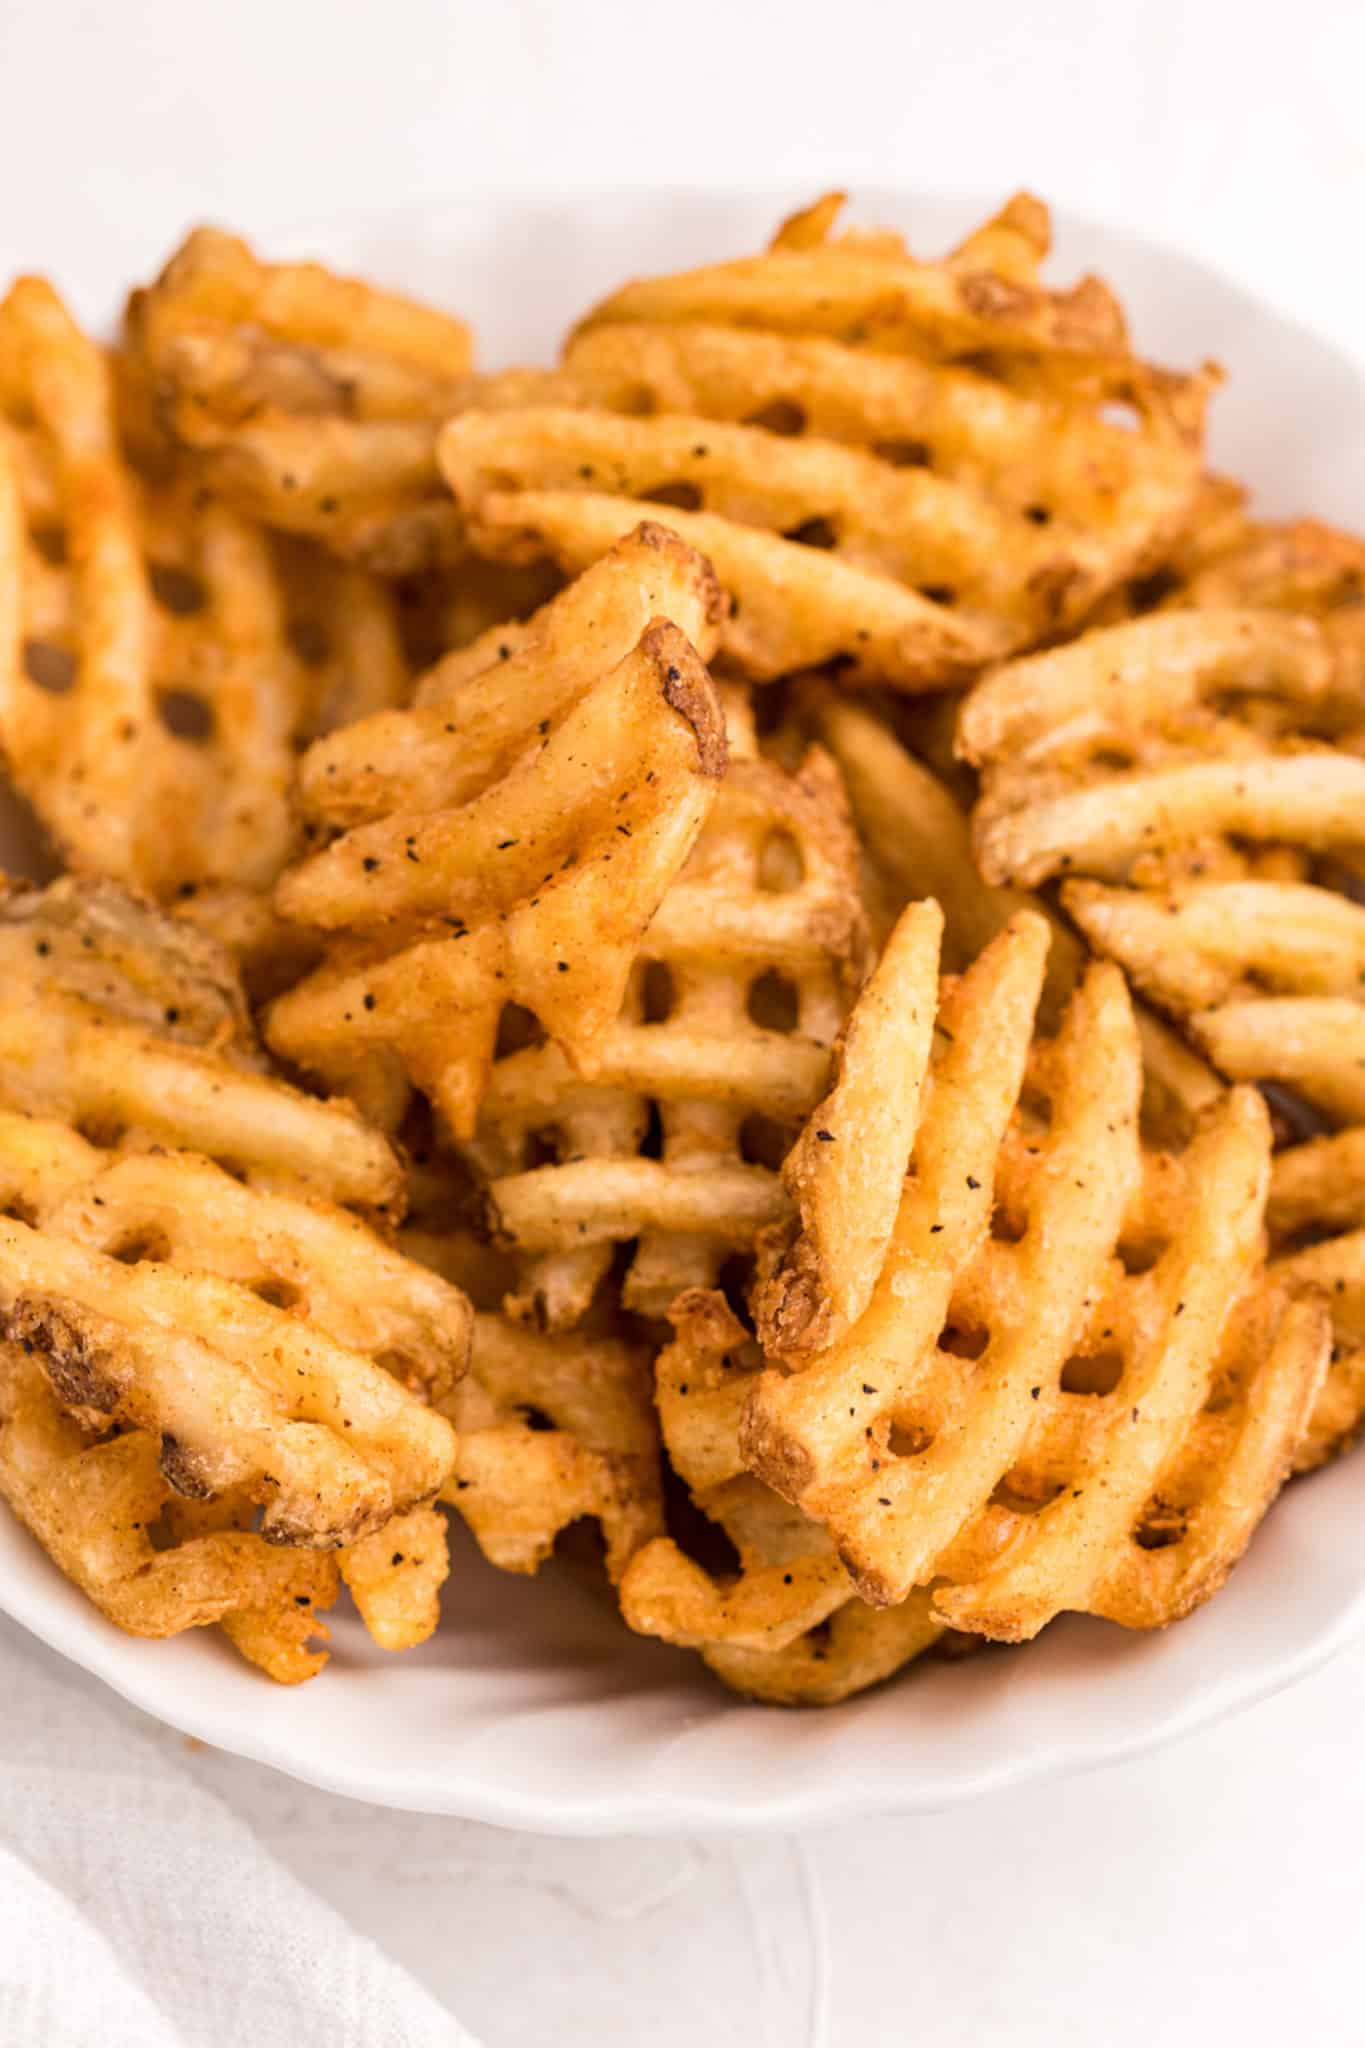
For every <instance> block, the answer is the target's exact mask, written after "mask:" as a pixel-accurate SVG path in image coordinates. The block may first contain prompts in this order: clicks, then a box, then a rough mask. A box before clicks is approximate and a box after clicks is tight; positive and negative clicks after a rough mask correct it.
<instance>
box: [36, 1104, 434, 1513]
mask: <svg viewBox="0 0 1365 2048" xmlns="http://www.w3.org/2000/svg"><path fill="white" fill-rule="evenodd" d="M82 1147H83V1149H84V1152H85V1154H86V1155H88V1156H85V1157H82V1153H81V1150H79V1149H78V1148H82ZM73 1176H75V1177H73ZM0 1186H3V1189H4V1193H5V1198H6V1200H5V1209H6V1216H7V1218H8V1219H9V1220H0V1322H2V1323H3V1326H4V1331H5V1334H6V1335H7V1336H8V1337H10V1338H12V1339H14V1340H15V1341H17V1342H18V1343H20V1344H21V1345H22V1347H23V1348H24V1349H25V1350H26V1351H27V1352H28V1353H30V1354H31V1355H37V1356H38V1357H40V1358H41V1359H42V1361H43V1364H44V1367H45V1370H46V1371H47V1374H48V1377H49V1379H50V1380H51V1382H52V1384H53V1387H54V1388H55V1390H56V1391H57V1393H58V1395H59V1397H60V1398H61V1399H62V1400H63V1401H64V1402H65V1403H66V1405H67V1406H68V1407H71V1408H74V1409H76V1410H78V1411H80V1410H88V1411H89V1412H90V1413H91V1415H92V1416H97V1417H103V1418H106V1419H107V1420H108V1421H111V1422H118V1423H124V1424H129V1425H131V1426H133V1427H135V1428H138V1429H143V1430H147V1431H150V1432H153V1433H155V1434H157V1435H159V1436H160V1438H161V1461H162V1469H163V1471H164V1473H165V1475H166V1477H167V1478H168V1479H169V1480H170V1482H171V1484H172V1485H173V1486H174V1487H175V1488H176V1490H177V1491H179V1492H182V1493H184V1494H186V1495H188V1496H190V1497H192V1498H195V1497H200V1498H202V1497H212V1496H215V1495H219V1494H223V1493H228V1492H231V1491H232V1490H234V1489H241V1490H242V1491H243V1492H244V1493H245V1495H246V1497H247V1498H249V1499H251V1500H253V1501H255V1502H256V1503H258V1504H259V1505H260V1506H261V1507H262V1509H263V1517H262V1528H263V1530H264V1532H265V1533H266V1534H267V1535H269V1536H271V1537H272V1538H273V1539H274V1540H275V1541H278V1542H301V1543H311V1544H313V1545H316V1546H318V1547H322V1548H327V1547H332V1546H334V1545H335V1544H337V1543H340V1542H343V1541H346V1540H349V1539H353V1538H356V1537H358V1536H362V1535H365V1534H368V1533H369V1532H370V1531H371V1530H372V1529H374V1528H377V1527H378V1526H379V1525H380V1524H381V1523H382V1522H383V1521H385V1520H387V1519H388V1517H389V1516H390V1515H392V1514H394V1513H396V1512H399V1511H400V1510H401V1509H403V1508H405V1507H407V1506H409V1505H411V1504H413V1503H414V1502H417V1501H420V1500H421V1499H423V1497H424V1496H427V1495H430V1494H432V1493H434V1492H435V1491H436V1490H437V1488H438V1487H439V1486H440V1485H441V1483H442V1480H443V1479H444V1477H445V1475H446V1473H447V1472H448V1470H449V1467H450V1462H451V1459H452V1456H453V1448H454V1447H453V1444H452V1442H451V1439H450V1432H449V1429H448V1427H447V1425H446V1424H445V1423H444V1422H443V1421H442V1420H441V1419H440V1417H438V1416H433V1415H431V1414H430V1413H429V1412H428V1411H427V1410H426V1409H425V1408H424V1407H422V1406H421V1404H420V1403H419V1402H418V1401H417V1400H415V1399H414V1398H413V1396H412V1395H411V1394H409V1393H408V1392H406V1391H405V1390H404V1388H403V1387H401V1386H400V1385H399V1384H398V1380H397V1378H395V1377H394V1372H395V1371H396V1372H398V1373H400V1374H401V1375H402V1376H403V1377H404V1378H406V1379H407V1380H408V1381H409V1382H410V1383H411V1384H412V1385H414V1386H418V1387H421V1388H423V1389H424V1390H431V1391H436V1392H442V1391H446V1390H448V1389H449V1387H450V1385H451V1384H452V1382H453V1381H454V1379H455V1378H456V1376H457V1375H458V1373H459V1372H460V1371H461V1370H462V1368H463V1363H464V1351H465V1347H466V1345H467V1342H468V1334H469V1310H468V1304H467V1303H466V1302H465V1301H464V1298H463V1297H462V1296H461V1295H459V1294H458V1293H456V1292H455V1291H454V1290H453V1289H452V1288H450V1287H448V1286H446V1285H445V1284H444V1283H443V1282H441V1281H439V1280H438V1279H437V1278H436V1277H435V1276H434V1275H431V1274H428V1273H426V1272H425V1271H424V1270H423V1269H421V1268H420V1267H415V1266H412V1265H410V1264H409V1263H408V1261H406V1260H404V1259H401V1258H400V1257H398V1255H397V1254H395V1253H393V1252H391V1251H389V1250H388V1249H387V1247H386V1246H384V1245H383V1244H382V1243H381V1242H380V1241H379V1240H378V1239H377V1238H375V1237H374V1236H373V1235H372V1233H370V1232H369V1231H368V1230H366V1229H365V1227H364V1226H363V1225H361V1224H359V1223H358V1222H356V1221H355V1219H354V1218H352V1217H349V1216H347V1215H345V1214H344V1212H342V1211H339V1210H335V1209H331V1208H329V1207H327V1206H326V1205H323V1204H318V1203H306V1202H303V1201H300V1200H297V1199H295V1198H290V1197H284V1196H275V1195H268V1194H263V1193H261V1192H259V1191H257V1190H254V1189H246V1188H243V1187H241V1186H240V1185H239V1184H238V1183H237V1182H235V1181H234V1180H232V1179H231V1178H230V1176H228V1175H227V1174H224V1173H223V1172H222V1171H221V1169H219V1168H217V1167H215V1166H211V1165H210V1164H208V1162H207V1161H203V1160H196V1159H192V1158H185V1157H181V1156H178V1155H168V1154H159V1155H154V1156H142V1155H138V1154H133V1155H129V1156H127V1157H124V1158H116V1159H114V1160H113V1161H112V1162H110V1163H109V1164H107V1165H106V1164H104V1163H103V1161H102V1160H101V1158H100V1155H99V1154H98V1153H95V1152H94V1151H93V1150H92V1148H89V1147H84V1141H82V1140H81V1139H79V1138H78V1136H77V1134H76V1133H75V1132H73V1131H71V1130H70V1129H69V1128H68V1127H67V1126H65V1125H63V1124H53V1123H48V1122H43V1121H39V1120H36V1119H31V1118H27V1117H23V1116H12V1115H7V1114H6V1115H3V1116H0ZM372 1356H373V1357H377V1358H380V1359H382V1360H383V1362H384V1365H385V1366H389V1367H391V1368H392V1369H393V1370H388V1371H386V1370H384V1369H383V1368H382V1367H381V1366H380V1365H377V1364H375V1363H372Z"/></svg>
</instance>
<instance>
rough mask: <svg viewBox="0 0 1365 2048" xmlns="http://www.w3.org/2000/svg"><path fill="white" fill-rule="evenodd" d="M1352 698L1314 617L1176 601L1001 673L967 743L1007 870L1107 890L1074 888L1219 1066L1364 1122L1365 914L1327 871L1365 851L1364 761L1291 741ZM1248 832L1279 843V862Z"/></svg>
mask: <svg viewBox="0 0 1365 2048" xmlns="http://www.w3.org/2000/svg"><path fill="white" fill-rule="evenodd" d="M1343 691H1344V692H1345V694H1346V697H1347V698H1349V696H1350V683H1349V678H1348V677H1346V676H1344V675H1343V671H1342V667H1341V663H1340V661H1339V659H1338V655H1337V650H1336V648H1335V647H1334V646H1333V644H1332V643H1331V641H1330V640H1329V639H1328V637H1327V635H1326V633H1325V632H1324V630H1323V628H1322V627H1321V626H1320V625H1319V624H1318V623H1317V622H1316V621H1315V620H1312V619H1309V618H1299V617H1291V616H1288V615H1285V614H1282V613H1277V612H1272V611H1236V610H1222V611H1177V612H1171V613H1169V614H1163V615H1160V616H1156V617H1152V618H1148V619H1142V620H1138V621H1136V622H1134V623H1132V624H1129V625H1125V626H1116V627H1111V628H1108V629H1106V630H1104V631H1102V632H1097V633H1093V634H1089V635H1087V636H1085V637H1084V638H1083V639H1081V640H1079V641H1077V642H1075V643H1074V644H1073V645H1072V646H1070V647H1066V648H1059V649H1057V650H1055V651H1054V652H1052V653H1050V654H1046V655H1040V656H1034V657H1032V658H1031V659H1030V660H1029V661H1027V662H1024V663H1013V664H1010V665H1009V666H1007V667H1006V668H1004V669H1001V670H998V671H997V672H996V673H995V674H994V675H993V676H991V677H989V678H988V679H987V680H986V681H985V682H983V683H982V684H981V685H979V687H978V688H977V690H975V691H974V692H973V693H972V696H971V698H970V699H969V701H968V703H967V705H966V707H965V708H964V710H963V713H962V718H961V723H960V740H961V744H962V746H963V749H964V751H966V752H967V753H968V754H969V755H970V756H971V757H972V758H973V759H975V760H977V761H978V762H980V763H981V764H982V767H983V774H984V789H983V797H982V801H981V804H980V805H979V807H978V810H977V813H976V817H975V819H974V823H973V832H974V838H975V843H976V847H977V851H978V855H979V858H980V861H981V864H982V867H983V869H984V871H985V873H986V874H987V875H988V876H989V877H990V878H991V879H993V880H996V881H999V880H1002V879H1005V878H1016V879H1019V880H1024V881H1034V882H1036V881H1040V880H1043V879H1045V878H1046V877H1047V876H1049V875H1053V874H1059V873H1064V874H1066V875H1068V876H1076V877H1082V876H1084V877H1087V878H1095V879H1086V880H1080V879H1076V880H1071V881H1068V882H1067V884H1066V885H1065V886H1064V887H1063V890H1062V902H1063V904H1064V906H1065V908H1066V909H1067V910H1068V912H1069V913H1070V914H1071V916H1072V917H1073V918H1074V919H1075V920H1076V922H1077V923H1078V924H1079V925H1080V926H1081V929H1082V930H1083V932H1084V933H1085V935H1086V937H1087V939H1089V941H1090V943H1091V944H1092V945H1093V946H1095V947H1096V948H1098V949H1099V950H1100V951H1102V952H1105V953H1109V954H1111V955H1112V956H1113V957H1114V958H1115V959H1117V960H1119V961H1120V962H1121V963H1122V965H1123V966H1124V967H1125V968H1126V969H1127V970H1128V972H1129V973H1130V974H1131V975H1132V977H1133V979H1134V981H1135V983H1136V985H1137V986H1138V987H1139V988H1140V989H1142V990H1143V992H1144V993H1145V994H1147V995H1149V996H1150V997H1151V998H1152V1000H1153V1001H1154V1002H1156V1003H1158V1004H1159V1005H1160V1006H1161V1007H1162V1008H1164V1009H1166V1010H1169V1011H1171V1012H1173V1013H1174V1014H1175V1015H1176V1016H1177V1017H1179V1018H1181V1019H1183V1020H1186V1021H1187V1023H1188V1026H1189V1029H1190V1030H1191V1032H1192V1034H1193V1036H1194V1038H1195V1040H1196V1042H1197V1043H1198V1044H1199V1045H1200V1047H1201V1048H1202V1049H1203V1050H1204V1051H1205V1052H1206V1053H1207V1054H1208V1056H1209V1058H1210V1059H1211V1060H1212V1062H1213V1064H1214V1065H1215V1066H1216V1067H1218V1068H1219V1069H1221V1071H1222V1072H1223V1073H1224V1074H1225V1075H1227V1076H1229V1077H1230V1078H1231V1079H1234V1080H1256V1081H1261V1080H1275V1081H1279V1082H1282V1083H1285V1084H1288V1085H1289V1086H1291V1087H1292V1088H1294V1089H1295V1090H1297V1092H1298V1093H1299V1094H1301V1095H1302V1096H1304V1097H1306V1098H1307V1099H1308V1100H1309V1101H1310V1102H1311V1103H1312V1104H1314V1106H1315V1107H1316V1108H1317V1109H1318V1110H1320V1111H1321V1112H1323V1113H1324V1114H1325V1115H1327V1116H1328V1117H1330V1118H1332V1119H1335V1120H1343V1121H1351V1120H1354V1119H1356V1118H1358V1117H1361V1116H1365V1088H1362V1086H1361V1070H1360V1069H1359V1067H1358V1065H1357V1062H1358V1060H1359V1059H1360V1058H1361V1057H1365V1022H1362V1018H1363V1017H1365V1012H1362V1011H1361V1009H1360V1007H1359V1005H1358V1002H1357V1001H1356V996H1357V994H1358V990H1359V986H1360V982H1359V969H1358V965H1357V964H1356V963H1357V956H1358V955H1359V954H1360V949H1361V946H1362V942H1363V939H1365V923H1362V913H1361V911H1360V910H1359V908H1358V906H1356V905H1355V904H1354V903H1351V902H1349V901H1347V900H1346V899H1345V898H1343V897H1341V896H1339V895H1337V894H1336V893H1334V892H1333V891H1332V890H1330V889H1328V888H1325V887H1323V886H1321V885H1320V883H1319V882H1318V881H1317V880H1310V879H1309V876H1310V872H1312V871H1311V870H1310V868H1309V862H1310V860H1311V859H1312V858H1313V857H1317V856H1321V855H1324V854H1329V853H1333V852H1336V851H1342V852H1344V854H1345V855H1346V857H1348V858H1350V857H1352V856H1353V855H1354V854H1355V853H1356V852H1357V851H1358V849H1359V847H1360V844H1361V841H1362V835H1365V825H1362V822H1361V820H1362V818H1363V817H1365V810H1362V798H1365V762H1361V761H1360V760H1359V759H1357V758H1355V757H1354V756H1352V755H1351V754H1349V753H1346V752H1343V751H1341V750H1339V749H1336V748H1333V747H1331V746H1329V745H1326V744H1321V743H1313V742H1310V741H1309V740H1307V739H1304V738H1301V737H1298V736H1296V733H1295V730H1294V728H1299V729H1300V730H1301V731H1303V730H1306V731H1309V732H1311V731H1312V730H1314V728H1315V727H1317V726H1320V725H1321V724H1322V723H1323V722H1324V721H1326V722H1327V724H1328V725H1329V727H1330V724H1331V722H1332V721H1333V720H1334V719H1335V717H1336V716H1337V715H1338V708H1339V706H1340V704H1341V702H1342V697H1343ZM1229 702H1231V703H1233V704H1235V705H1236V706H1237V707H1238V714H1234V712H1233V711H1232V710H1229V709H1225V708H1219V707H1220V706H1223V705H1227V704H1228V703H1229ZM1258 705H1259V706H1260V707H1261V708H1263V709H1266V708H1268V709H1269V711H1270V712H1271V714H1272V716H1273V718H1274V721H1275V727H1276V729H1275V730H1272V731H1271V732H1270V733H1269V734H1267V733H1266V731H1265V730H1264V729H1263V728H1262V726H1261V725H1260V724H1258V723H1257V722H1256V719H1255V715H1254V714H1255V711H1256V708H1257V706H1258ZM1239 714H1240V715H1239ZM1286 728H1288V730H1287V731H1286ZM1247 842H1251V844H1252V845H1253V846H1254V845H1256V844H1260V845H1262V846H1264V845H1266V843H1267V842H1269V857H1268V858H1262V861H1261V871H1260V872H1258V871H1257V858H1258V857H1257V856H1255V855H1254V854H1252V853H1250V852H1248V851H1247V850H1246V848H1247ZM1106 884H1107V885H1110V886H1105V885H1106ZM1125 884H1135V885H1137V886H1135V887H1134V886H1116V885H1125ZM1143 885H1146V886H1145V887H1144V886H1143Z"/></svg>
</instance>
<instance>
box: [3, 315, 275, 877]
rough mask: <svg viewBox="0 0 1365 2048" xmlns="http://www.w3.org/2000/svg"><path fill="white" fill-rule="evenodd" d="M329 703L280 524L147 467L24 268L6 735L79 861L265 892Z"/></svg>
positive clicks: (14, 338)
mask: <svg viewBox="0 0 1365 2048" xmlns="http://www.w3.org/2000/svg"><path fill="white" fill-rule="evenodd" d="M314 694H315V691H314V685H313V683H312V681H311V680H310V673H309V670H308V667H307V664H306V663H305V662H304V661H302V660H301V658H300V656H299V655H298V653H297V652H296V651H295V648H294V647H293V645H292V644H291V641H290V637H289V604H288V596H287V592H286V588H285V586H284V583H283V582H282V580H281V576H280V573H279V570H278V567H277V564H276V562H275V560H274V558H273V556H272V553H271V549H270V546H269V543H268V541H267V539H266V537H265V535H264V534H262V533H261V532H260V531H258V530H257V529H256V528H254V527H253V526H251V525H249V524H248V523H247V522H246V521H245V520H243V519H242V518H241V517H240V516H239V515H238V514H236V513H235V512H232V511H230V510H229V509H228V508H227V507H226V506H224V505H222V504H220V503H218V502H217V501H215V500H213V499H212V498H210V497H207V496H206V495H205V494H203V493H202V492H200V491H199V490H198V489H197V488H196V487H195V486H194V485H193V484H192V483H191V482H189V481H188V480H185V479H183V478H178V477H174V476H173V477H171V478H170V479H169V480H152V481H145V480H143V479H141V478H139V477H137V476H135V475H134V474H133V472H132V471H131V469H130V468H129V467H128V465H127V463H126V461H125V458H124V456H123V453H122V452H121V450H120V447H119V443H118V437H117V431H116V423H115V417H114V401H113V388H112V381H111V376H110V371H109V368H108V365H107V363H106V361H105V359H104V357H103V356H102V355H101V353H100V351H99V350H98V349H97V348H96V347H95V346H94V344H93V343H92V342H90V341H89V340H87V339H86V337H85V336H84V335H83V334H81V333H80V331H79V330H78V329H77V328H76V327H75V325H74V324H73V323H72V321H71V319H70V316H69V315H68V314H67V312H66V310H65V308H64V307H63V306H62V304H61V302H60V300H59V299H58V298H57V297H56V295H55V293H53V291H52V290H51V289H50V287H49V286H47V285H46V284H45V283H43V282H42V280H40V279H36V278H26V279H22V280H21V281H20V282H19V283H18V284H17V285H16V286H15V287H14V288H13V290H12V291H11V292H10V295H9V297H8V298H7V299H6V300H5V301H4V303H3V305H0V744H3V748H4V752H5V756H6V758H7V761H8V764H9V767H10V771H11V773H12V776H13V778H14V781H15V783H16V785H17V787H18V788H19V789H20V790H21V791H22V793H23V794H24V795H25V796H26V797H27V798H28V800H29V801H30V802H31V803H32V805H33V807H34V809H35V810H36V812H37V813H38V815H39V817H40V818H41V820H42V822H43V824H44V825H45V827H46V828H47V830H48V832H49V833H50V834H51V836H52V838H53V840H54V842H55V843H56V845H57V847H58V849H59V850H60V852H61V853H62V855H63V857H64V858H65V859H66V860H67V861H68V863H69V864H70V865H72V866H73V867H77V868H80V869H84V870H87V871H91V872H95V873H102V874H109V875H113V876H115V877H116V878H117V879H119V880H120V881H124V882H128V883H133V884H136V885H138V886H140V887H142V888H145V889H147V890H148V891H149V892H150V893H152V894H155V895H161V896H164V895H167V894H170V893H171V892H173V891H174V889H175V888H177V887H178V886H179V885H180V884H181V883H182V882H185V881H192V882H198V881H231V882H233V883H235V884H244V883H245V884H249V885H250V884H254V885H256V886H262V885H264V884H267V883H269V882H270V881H271V880H273V878H274V876H275V874H276V873H277V872H278V870H279V868H280V867H281V865H282V864H283V862H284V860H285V858H286V857H287V855H288V853H289V852H290V850H291V847H292V846H293V843H294V824H293V820H292V818H291V815H290V809H289V802H288V791H289V783H290V778H291V776H292V772H293V741H294V738H295V736H296V735H297V734H299V733H300V732H302V731H304V730H306V729H307V726H308V724H309V720H310V699H311V698H312V696H313V695H314Z"/></svg>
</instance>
